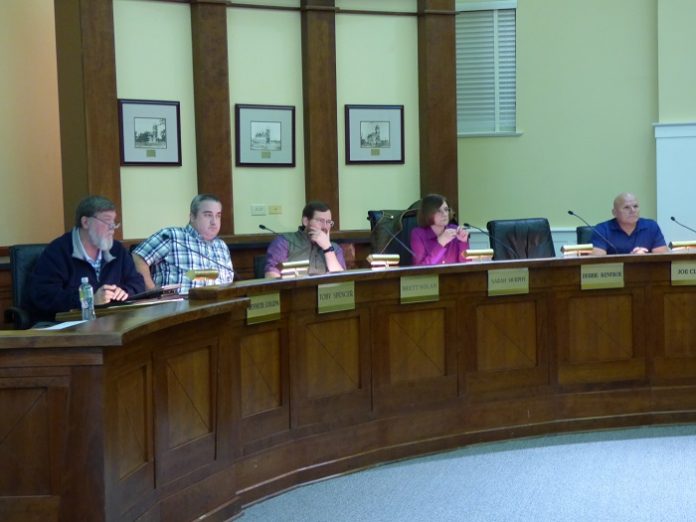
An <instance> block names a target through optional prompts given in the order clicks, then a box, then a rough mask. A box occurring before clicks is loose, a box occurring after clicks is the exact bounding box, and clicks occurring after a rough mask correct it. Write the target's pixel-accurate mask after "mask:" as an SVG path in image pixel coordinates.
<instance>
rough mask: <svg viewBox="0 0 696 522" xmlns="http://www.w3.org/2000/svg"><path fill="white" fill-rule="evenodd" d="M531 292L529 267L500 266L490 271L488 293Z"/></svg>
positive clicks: (490, 294)
mask: <svg viewBox="0 0 696 522" xmlns="http://www.w3.org/2000/svg"><path fill="white" fill-rule="evenodd" d="M528 293H529V269H528V268H500V269H496V270H489V271H488V295H489V296H493V295H517V294H528Z"/></svg>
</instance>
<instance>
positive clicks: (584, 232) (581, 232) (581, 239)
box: [575, 225, 592, 245]
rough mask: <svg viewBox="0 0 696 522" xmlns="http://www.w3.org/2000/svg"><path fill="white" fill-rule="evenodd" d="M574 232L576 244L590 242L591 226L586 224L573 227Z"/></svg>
mask: <svg viewBox="0 0 696 522" xmlns="http://www.w3.org/2000/svg"><path fill="white" fill-rule="evenodd" d="M575 233H576V234H577V237H578V245H584V244H586V243H592V227H588V226H586V225H583V226H580V227H578V228H576V229H575Z"/></svg>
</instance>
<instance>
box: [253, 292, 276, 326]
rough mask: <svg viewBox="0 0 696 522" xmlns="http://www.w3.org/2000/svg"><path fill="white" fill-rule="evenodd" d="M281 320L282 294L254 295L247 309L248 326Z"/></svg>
mask: <svg viewBox="0 0 696 522" xmlns="http://www.w3.org/2000/svg"><path fill="white" fill-rule="evenodd" d="M278 319H280V293H279V292H276V293H274V294H261V295H252V296H251V297H250V298H249V308H247V324H258V323H265V322H267V321H277V320H278Z"/></svg>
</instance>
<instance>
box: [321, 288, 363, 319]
mask: <svg viewBox="0 0 696 522" xmlns="http://www.w3.org/2000/svg"><path fill="white" fill-rule="evenodd" d="M317 308H318V312H319V313H320V314H328V313H330V312H341V311H343V310H355V281H347V282H345V283H331V284H328V285H319V286H317Z"/></svg>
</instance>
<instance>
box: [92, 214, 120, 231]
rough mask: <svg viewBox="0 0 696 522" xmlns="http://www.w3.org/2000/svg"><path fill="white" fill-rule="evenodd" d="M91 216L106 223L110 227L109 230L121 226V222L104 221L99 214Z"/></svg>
mask: <svg viewBox="0 0 696 522" xmlns="http://www.w3.org/2000/svg"><path fill="white" fill-rule="evenodd" d="M89 217H91V218H92V219H96V220H97V221H100V222H102V223H104V224H105V225H106V226H107V227H108V228H109V230H116V229H117V228H119V227H120V226H121V223H109V222H108V221H104V220H103V219H99V218H98V217H97V216H89Z"/></svg>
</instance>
